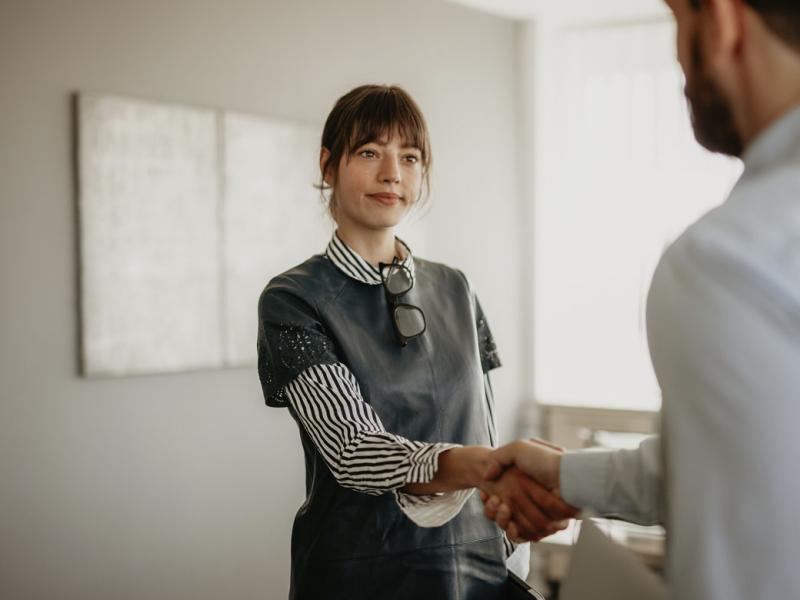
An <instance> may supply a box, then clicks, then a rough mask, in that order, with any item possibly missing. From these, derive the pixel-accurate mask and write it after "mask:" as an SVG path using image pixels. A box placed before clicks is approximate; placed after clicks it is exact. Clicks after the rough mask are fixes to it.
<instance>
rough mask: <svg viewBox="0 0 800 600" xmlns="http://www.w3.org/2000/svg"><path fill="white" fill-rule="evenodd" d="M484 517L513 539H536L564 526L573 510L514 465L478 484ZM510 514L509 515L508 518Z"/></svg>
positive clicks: (571, 515)
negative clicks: (496, 477)
mask: <svg viewBox="0 0 800 600" xmlns="http://www.w3.org/2000/svg"><path fill="white" fill-rule="evenodd" d="M481 498H482V499H483V501H484V505H485V507H484V512H485V514H486V515H487V517H489V518H491V519H493V520H495V521H497V523H498V525H500V526H501V527H502V528H503V529H504V530H505V531H506V532H507V533H508V536H509V538H510V539H511V540H512V541H515V542H523V541H538V540H540V539H542V538H544V537H547V536H549V535H552V534H553V533H555V532H556V531H559V530H561V529H564V528H565V527H566V526H567V521H566V519H569V518H571V517H573V516H575V510H574V509H573V508H572V507H571V506H569V505H568V504H566V503H565V502H564V501H563V500H561V498H559V497H558V496H557V495H556V494H554V493H553V492H551V491H549V490H547V489H546V488H544V487H543V486H542V485H540V484H538V483H536V482H535V481H533V480H532V479H531V478H530V477H528V476H527V475H525V474H524V473H523V472H522V471H520V470H519V469H518V468H516V467H511V468H508V469H506V470H505V471H504V472H503V473H502V475H501V476H500V477H499V478H498V479H497V480H496V481H489V480H487V481H486V482H485V483H484V484H483V485H481ZM512 514H513V518H512Z"/></svg>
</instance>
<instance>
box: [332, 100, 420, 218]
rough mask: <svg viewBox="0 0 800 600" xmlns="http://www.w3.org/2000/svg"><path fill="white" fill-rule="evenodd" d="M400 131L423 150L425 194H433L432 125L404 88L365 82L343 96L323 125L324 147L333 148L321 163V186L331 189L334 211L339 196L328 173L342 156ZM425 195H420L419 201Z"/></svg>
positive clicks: (345, 156)
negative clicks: (429, 131) (431, 171)
mask: <svg viewBox="0 0 800 600" xmlns="http://www.w3.org/2000/svg"><path fill="white" fill-rule="evenodd" d="M392 135H398V136H400V138H401V139H402V140H403V143H404V144H406V145H408V146H411V147H414V148H417V149H418V150H419V151H420V154H421V165H422V178H423V181H424V183H425V194H424V198H427V196H428V195H429V194H430V168H431V162H432V157H431V144H430V139H429V136H428V126H427V125H426V123H425V118H424V117H423V116H422V111H421V110H420V109H419V106H417V103H416V102H414V100H413V98H411V96H409V95H408V92H406V91H405V90H404V89H403V88H401V87H398V86H396V85H362V86H359V87H357V88H355V89H353V90H351V91H349V92H348V93H347V94H345V95H344V96H342V97H341V98H339V100H337V101H336V104H335V105H334V107H333V110H331V112H330V114H329V115H328V118H327V120H326V121H325V127H324V128H323V129H322V143H321V145H322V147H323V148H326V149H327V150H328V152H330V154H329V156H328V158H327V160H326V161H325V163H324V164H323V165H322V166H321V171H322V181H321V182H320V184H319V186H318V187H319V189H320V190H321V191H322V192H323V197H324V191H326V190H331V194H330V198H328V199H327V201H328V209H329V210H330V212H331V215H334V210H335V208H336V205H335V203H336V199H335V198H334V195H333V191H332V186H329V185H327V184H326V183H325V173H326V171H328V170H329V169H330V170H331V171H330V172H331V173H333V179H334V184H335V180H336V172H337V170H338V167H339V163H340V162H341V160H342V158H345V159H346V160H349V159H350V157H351V156H352V155H353V154H354V153H355V151H356V150H358V149H359V148H360V147H361V146H363V145H364V144H368V143H370V142H374V141H377V140H379V139H381V138H382V137H384V136H392ZM422 199H423V193H422V191H420V197H419V198H417V199H416V200H417V202H415V204H418V203H419V201H420V200H422Z"/></svg>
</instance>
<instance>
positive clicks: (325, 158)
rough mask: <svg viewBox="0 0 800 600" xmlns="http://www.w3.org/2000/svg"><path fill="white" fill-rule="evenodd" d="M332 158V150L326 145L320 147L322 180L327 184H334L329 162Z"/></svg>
mask: <svg viewBox="0 0 800 600" xmlns="http://www.w3.org/2000/svg"><path fill="white" fill-rule="evenodd" d="M330 158H331V151H330V150H328V149H327V148H326V147H325V146H323V147H322V148H320V151H319V170H320V172H321V173H322V181H323V182H325V185H333V177H332V176H331V165H330V164H329V161H330Z"/></svg>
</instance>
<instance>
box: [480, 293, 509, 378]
mask: <svg viewBox="0 0 800 600" xmlns="http://www.w3.org/2000/svg"><path fill="white" fill-rule="evenodd" d="M475 327H476V329H477V332H478V351H479V352H480V356H481V368H482V369H483V372H484V373H488V372H489V371H491V370H492V369H497V368H498V367H501V366H502V364H503V363H501V362H500V355H499V354H498V352H497V345H496V344H495V343H494V337H493V336H492V331H491V329H489V323H487V322H486V317H485V316H484V314H483V309H482V308H481V303H480V301H479V300H478V298H477V297H476V298H475Z"/></svg>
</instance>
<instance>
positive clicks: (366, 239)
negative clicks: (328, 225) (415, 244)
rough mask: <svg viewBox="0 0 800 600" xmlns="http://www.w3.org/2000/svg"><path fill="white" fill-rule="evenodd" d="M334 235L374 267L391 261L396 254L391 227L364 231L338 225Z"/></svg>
mask: <svg viewBox="0 0 800 600" xmlns="http://www.w3.org/2000/svg"><path fill="white" fill-rule="evenodd" d="M336 235H338V236H339V239H341V240H342V241H343V242H344V243H345V244H347V245H348V246H349V247H350V248H352V249H353V250H355V251H356V252H357V253H358V255H359V256H361V258H363V259H364V260H365V261H367V262H368V263H369V264H371V265H373V266H374V267H377V266H378V263H390V262H392V259H393V258H394V257H395V255H396V254H397V245H396V243H395V237H394V229H393V228H389V229H380V230H368V231H364V230H361V229H359V230H354V229H353V228H350V227H346V226H344V227H343V226H342V225H339V227H338V228H337V229H336ZM401 258H402V257H401Z"/></svg>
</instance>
